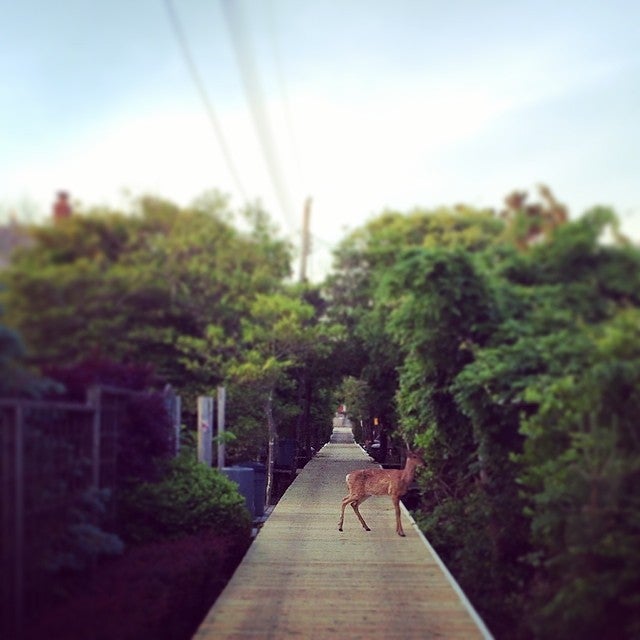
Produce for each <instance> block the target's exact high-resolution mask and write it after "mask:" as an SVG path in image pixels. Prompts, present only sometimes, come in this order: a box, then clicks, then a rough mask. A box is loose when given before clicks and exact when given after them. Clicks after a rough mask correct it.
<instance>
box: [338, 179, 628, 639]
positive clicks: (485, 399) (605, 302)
mask: <svg viewBox="0 0 640 640" xmlns="http://www.w3.org/2000/svg"><path fill="white" fill-rule="evenodd" d="M542 193H543V197H544V199H545V204H544V205H529V204H526V203H525V201H524V198H523V197H522V194H515V195H514V198H513V199H512V201H511V202H510V207H511V209H510V210H509V212H507V213H508V215H506V217H505V219H506V221H507V227H506V232H505V234H504V235H502V236H500V234H499V233H497V232H498V228H497V227H496V228H495V229H494V231H495V232H496V238H495V240H493V241H492V240H487V241H486V242H483V243H479V244H475V245H474V244H473V243H466V242H467V240H468V238H467V239H465V238H464V237H463V236H464V233H462V235H461V236H460V237H459V238H458V239H459V240H460V242H456V241H455V239H454V236H450V239H451V242H447V241H443V238H442V236H438V235H437V234H434V235H432V236H424V237H423V241H422V242H420V243H418V242H417V237H418V236H419V235H420V233H421V231H417V230H416V229H420V228H421V227H419V226H418V227H416V226H412V225H413V224H415V222H416V221H415V220H412V221H411V223H410V222H408V221H406V223H405V221H403V220H402V219H401V217H400V216H397V215H393V214H385V215H383V216H381V217H380V218H379V219H378V220H376V221H374V222H373V223H370V224H369V225H368V226H367V227H366V228H365V229H364V230H362V231H360V232H357V233H356V234H354V236H353V238H354V240H356V241H358V242H359V243H360V244H358V245H355V246H353V247H351V249H350V250H349V248H346V249H345V251H346V252H347V253H346V256H345V262H344V265H345V267H347V265H348V266H349V267H354V268H355V271H354V275H353V278H352V282H351V284H349V277H350V276H349V274H348V272H347V271H346V268H345V273H344V275H342V276H341V277H342V281H341V282H337V284H339V285H340V287H342V288H339V287H337V288H336V289H334V291H335V297H336V300H339V296H340V295H344V294H345V293H346V292H349V294H353V295H354V300H355V301H356V304H358V305H360V306H359V308H358V309H356V310H353V311H350V312H348V313H347V312H345V313H343V314H342V317H343V318H345V319H346V320H347V321H348V322H350V323H351V325H352V326H353V330H352V332H353V334H355V335H356V336H357V337H358V339H359V340H360V346H361V347H362V348H363V349H364V350H368V353H369V354H373V355H374V356H375V359H377V360H378V364H380V365H381V367H382V368H383V369H384V370H386V371H387V372H388V373H386V374H385V375H384V380H385V381H386V383H390V382H391V381H393V380H394V377H393V374H392V373H391V372H393V371H395V372H397V373H399V376H397V377H396V380H397V387H395V388H396V395H395V400H396V403H397V404H396V406H397V411H398V415H399V419H400V427H399V428H400V431H401V432H402V434H403V436H404V437H405V438H406V440H407V441H408V442H410V443H412V444H413V445H414V446H416V447H418V448H420V450H421V452H422V453H423V455H424V457H425V459H426V461H427V470H426V471H425V473H423V474H422V475H421V479H420V482H421V484H422V488H423V498H422V500H423V502H422V509H421V512H420V513H419V514H418V519H419V521H420V524H421V526H422V527H423V528H424V530H425V532H426V533H427V535H428V537H429V538H430V539H431V540H432V542H433V543H434V544H435V546H436V548H437V549H438V551H439V552H440V553H441V554H442V555H443V557H444V558H445V559H446V560H447V563H448V564H449V567H450V568H451V569H452V570H453V572H454V574H455V575H456V577H457V578H458V580H459V581H460V582H461V584H462V587H463V588H464V589H465V591H466V592H467V593H468V594H469V596H470V597H471V599H472V601H473V602H474V604H475V605H476V607H477V608H478V609H479V610H480V612H481V614H482V615H483V617H485V619H486V620H487V622H488V623H489V625H490V627H491V628H492V630H493V631H494V633H496V635H497V636H498V637H501V636H503V635H504V637H515V638H518V637H522V638H528V637H540V638H546V637H554V638H555V637H557V638H565V637H566V638H569V637H575V636H576V635H579V636H580V637H588V638H591V637H593V638H596V637H598V638H599V637H605V636H607V637H620V638H627V637H629V638H630V637H634V634H635V633H636V632H637V630H638V628H639V627H640V618H638V616H637V615H636V613H635V610H634V606H635V605H637V602H638V601H640V583H638V581H637V575H639V573H640V571H639V567H638V563H639V557H640V554H638V552H637V549H638V548H640V544H639V542H640V530H639V529H638V522H640V515H639V514H640V502H639V501H638V500H637V498H636V497H635V496H637V495H638V489H639V488H640V487H638V486H637V485H638V478H639V477H640V450H639V448H640V439H639V438H638V435H637V433H638V432H637V415H639V414H638V412H639V411H640V404H639V402H640V398H639V395H638V389H639V388H640V378H639V376H640V346H639V341H640V330H639V327H640V315H639V314H640V297H639V294H638V292H639V291H640V252H639V251H638V250H637V249H636V248H633V247H631V246H630V245H629V244H628V242H626V241H625V239H624V238H622V237H621V236H620V234H619V232H618V228H617V222H616V219H615V216H614V215H613V213H612V212H611V211H609V210H607V209H602V208H598V209H594V210H592V211H590V212H588V213H587V214H586V215H585V216H583V217H582V218H580V219H579V220H577V221H575V222H568V221H567V219H566V210H564V208H563V207H562V206H561V205H559V204H558V203H557V202H556V201H555V200H554V199H553V197H552V196H551V194H550V192H548V190H547V191H544V192H542ZM515 196H518V197H515ZM525 223H526V224H525ZM404 224H406V227H403V225H404ZM518 225H520V227H519V226H518ZM403 229H407V230H408V229H412V231H413V233H407V234H406V235H403V233H402V231H401V230H403ZM607 230H609V231H611V236H612V238H613V242H608V243H604V242H603V241H602V238H603V234H604V232H605V231H607ZM386 232H388V236H385V233H386ZM509 238H512V239H513V240H514V242H515V243H514V244H509ZM501 243H502V244H501ZM412 247H413V248H412ZM345 306H346V302H345ZM338 312H339V313H342V312H341V310H340V308H338ZM359 362H365V363H366V362H367V356H364V357H362V358H361V359H360V361H359ZM372 364H373V362H372ZM366 371H367V364H365V365H364V366H363V367H361V369H360V371H359V372H356V373H357V374H358V375H361V376H362V372H366ZM362 377H363V379H365V380H366V381H367V382H370V381H371V380H372V379H375V378H373V377H372V378H369V377H367V375H366V374H365V375H364V376H362ZM378 379H379V380H380V379H383V378H381V377H380V376H379V377H378ZM636 609H637V607H636ZM611 615H613V616H614V618H615V621H614V622H613V623H612V622H611ZM608 634H613V635H612V636H611V635H609V636H608Z"/></svg>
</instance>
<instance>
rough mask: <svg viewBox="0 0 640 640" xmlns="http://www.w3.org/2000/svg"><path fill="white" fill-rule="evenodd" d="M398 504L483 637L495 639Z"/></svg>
mask: <svg viewBox="0 0 640 640" xmlns="http://www.w3.org/2000/svg"><path fill="white" fill-rule="evenodd" d="M400 506H401V508H402V511H403V512H404V515H405V516H406V517H407V518H408V519H409V521H410V522H411V524H412V525H413V527H415V530H416V531H417V532H418V536H420V539H421V540H422V542H423V544H424V546H425V547H427V550H428V551H429V553H430V554H431V555H432V556H433V558H434V560H435V561H436V563H437V564H438V566H439V567H440V570H441V571H442V573H444V575H445V577H446V578H447V581H448V582H449V584H450V585H451V587H452V588H453V590H454V591H455V592H456V593H457V594H458V598H460V602H462V604H463V606H464V607H465V609H467V611H468V612H469V615H470V616H471V618H473V621H474V622H475V623H476V625H477V626H478V629H479V630H480V633H481V634H482V636H483V638H486V640H495V639H494V637H493V635H492V634H491V632H490V631H489V629H488V628H487V625H486V624H485V623H484V621H483V620H482V618H481V617H480V616H479V615H478V612H477V611H476V610H475V608H474V606H473V605H472V604H471V602H470V601H469V598H467V596H466V594H465V592H464V591H463V590H462V588H461V587H460V585H459V584H458V583H457V581H456V579H455V578H454V577H453V576H452V575H451V572H450V571H449V569H447V565H445V563H444V562H442V559H441V558H440V556H439V555H438V554H437V553H436V550H435V549H434V548H433V547H432V546H431V543H430V542H429V541H428V540H427V538H426V536H425V535H424V533H422V531H421V530H420V527H419V526H418V523H417V522H416V521H415V520H414V519H413V516H412V515H411V512H410V511H409V510H408V509H407V507H406V506H405V505H404V504H403V502H402V501H400Z"/></svg>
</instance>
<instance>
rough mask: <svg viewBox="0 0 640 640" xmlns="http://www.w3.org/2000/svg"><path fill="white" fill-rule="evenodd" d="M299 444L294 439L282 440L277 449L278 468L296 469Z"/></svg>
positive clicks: (276, 461)
mask: <svg viewBox="0 0 640 640" xmlns="http://www.w3.org/2000/svg"><path fill="white" fill-rule="evenodd" d="M296 446H297V442H296V440H295V439H293V438H280V440H278V446H277V448H276V460H275V463H276V467H280V468H282V469H294V468H295V464H296Z"/></svg>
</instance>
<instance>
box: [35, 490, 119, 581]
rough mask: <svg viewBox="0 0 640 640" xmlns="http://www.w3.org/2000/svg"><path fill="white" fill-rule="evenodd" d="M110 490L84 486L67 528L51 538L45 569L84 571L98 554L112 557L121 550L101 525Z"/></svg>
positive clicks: (115, 538) (53, 570)
mask: <svg viewBox="0 0 640 640" xmlns="http://www.w3.org/2000/svg"><path fill="white" fill-rule="evenodd" d="M108 499H109V491H108V490H106V489H95V488H89V489H87V490H86V491H85V492H84V493H83V494H82V495H81V496H79V498H78V500H77V501H76V503H75V504H74V505H73V506H72V508H71V509H70V513H69V514H68V515H67V522H68V524H67V527H66V530H65V532H64V534H63V536H61V537H60V538H59V539H52V540H51V542H52V548H51V549H49V550H48V551H49V552H48V554H47V557H46V568H47V570H48V571H50V572H52V573H56V572H59V571H64V570H73V571H84V570H86V569H88V568H89V567H91V565H92V564H93V563H94V562H95V560H96V559H98V558H99V557H101V556H115V555H119V554H121V553H122V552H123V551H124V544H123V543H122V540H121V539H120V538H119V537H118V536H117V535H115V534H114V533H108V532H107V531H104V530H103V529H102V528H101V525H102V524H103V521H104V519H105V516H106V510H107V509H106V503H107V501H108Z"/></svg>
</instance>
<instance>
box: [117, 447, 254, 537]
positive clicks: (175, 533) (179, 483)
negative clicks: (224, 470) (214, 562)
mask: <svg viewBox="0 0 640 640" xmlns="http://www.w3.org/2000/svg"><path fill="white" fill-rule="evenodd" d="M118 521H119V523H120V528H121V531H122V535H123V536H124V538H125V539H126V540H130V541H132V542H136V543H142V542H148V541H152V540H162V539H173V538H179V537H181V536H184V535H188V534H193V533H197V532H199V531H204V530H206V529H212V530H215V531H217V532H219V533H233V532H237V533H238V534H239V535H240V534H242V535H246V534H247V532H248V529H249V528H250V526H251V521H250V515H249V513H248V511H247V510H246V508H245V507H244V498H242V496H241V495H240V494H239V493H238V490H237V487H236V486H235V484H234V483H233V482H231V480H229V479H228V478H226V477H225V476H223V475H222V474H220V473H219V472H218V471H217V470H215V469H212V468H210V467H207V466H206V465H204V464H202V463H199V462H197V461H196V460H195V457H194V456H193V452H189V451H185V452H183V453H182V454H181V455H180V456H179V457H178V458H176V459H174V460H172V461H171V462H169V463H166V464H165V466H164V474H163V477H162V479H161V480H160V481H159V482H155V483H142V484H138V485H135V486H133V487H131V488H129V489H128V490H126V491H125V492H124V493H123V494H122V496H120V498H119V502H118Z"/></svg>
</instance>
